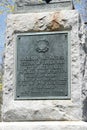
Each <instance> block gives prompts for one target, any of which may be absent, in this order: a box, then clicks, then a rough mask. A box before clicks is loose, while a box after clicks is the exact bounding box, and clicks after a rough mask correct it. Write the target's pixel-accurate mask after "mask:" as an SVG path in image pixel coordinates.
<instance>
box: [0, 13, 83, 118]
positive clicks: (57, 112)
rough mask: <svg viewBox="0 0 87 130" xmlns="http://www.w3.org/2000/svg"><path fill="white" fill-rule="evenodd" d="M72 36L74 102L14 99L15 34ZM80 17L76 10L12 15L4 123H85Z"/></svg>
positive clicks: (5, 69)
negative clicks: (65, 32)
mask: <svg viewBox="0 0 87 130" xmlns="http://www.w3.org/2000/svg"><path fill="white" fill-rule="evenodd" d="M65 30H69V31H70V33H71V37H70V41H71V42H70V43H69V44H71V50H70V51H71V56H70V57H71V67H70V71H71V86H70V87H71V100H24V101H23V100H21V101H20V100H14V94H15V83H14V81H15V73H14V72H15V69H14V68H15V67H14V66H15V55H14V54H15V44H16V38H15V36H16V34H18V33H24V32H26V33H27V32H35V31H36V32H38V31H39V32H44V31H46V32H47V31H65ZM78 34H79V15H78V13H77V11H60V12H48V13H38V14H37V13H33V14H32V13H29V14H28V13H27V14H11V15H9V16H8V19H7V38H6V45H5V46H6V47H5V56H4V77H3V85H4V89H3V109H2V110H3V115H2V116H3V120H4V121H29V120H40V121H41V120H49V121H51V120H60V121H67V120H70V121H71V120H82V98H81V85H82V84H81V81H82V79H81V78H82V73H81V72H80V69H81V66H80V40H79V37H78Z"/></svg>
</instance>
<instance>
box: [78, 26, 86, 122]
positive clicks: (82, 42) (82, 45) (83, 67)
mask: <svg viewBox="0 0 87 130" xmlns="http://www.w3.org/2000/svg"><path fill="white" fill-rule="evenodd" d="M79 36H80V59H81V60H80V61H81V62H80V63H81V73H82V101H83V120H84V121H87V29H86V26H85V25H84V24H83V26H81V29H80V35H79Z"/></svg>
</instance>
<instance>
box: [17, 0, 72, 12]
mask: <svg viewBox="0 0 87 130" xmlns="http://www.w3.org/2000/svg"><path fill="white" fill-rule="evenodd" d="M60 9H72V0H52V1H50V2H49V4H47V3H46V1H45V0H16V1H15V12H19V13H23V12H43V11H46V12H48V11H54V10H60Z"/></svg>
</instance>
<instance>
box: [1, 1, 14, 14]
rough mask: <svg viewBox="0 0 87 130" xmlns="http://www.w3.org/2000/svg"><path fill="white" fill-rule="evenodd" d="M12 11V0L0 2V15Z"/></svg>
mask: <svg viewBox="0 0 87 130" xmlns="http://www.w3.org/2000/svg"><path fill="white" fill-rule="evenodd" d="M13 10H14V0H0V14H2V13H4V12H6V13H10V12H13Z"/></svg>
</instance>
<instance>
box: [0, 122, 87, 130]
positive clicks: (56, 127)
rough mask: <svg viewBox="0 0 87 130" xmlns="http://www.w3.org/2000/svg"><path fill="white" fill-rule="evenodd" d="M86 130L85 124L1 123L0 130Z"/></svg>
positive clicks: (86, 124) (86, 125)
mask: <svg viewBox="0 0 87 130" xmlns="http://www.w3.org/2000/svg"><path fill="white" fill-rule="evenodd" d="M15 129H16V130H25V129H26V130H87V123H85V122H73V121H72V122H70V121H69V122H18V123H16V122H14V123H1V124H0V130H15Z"/></svg>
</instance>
